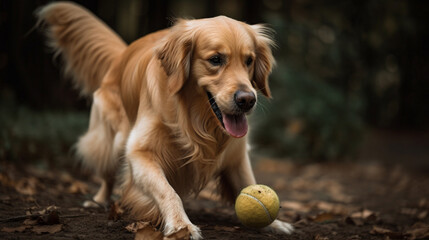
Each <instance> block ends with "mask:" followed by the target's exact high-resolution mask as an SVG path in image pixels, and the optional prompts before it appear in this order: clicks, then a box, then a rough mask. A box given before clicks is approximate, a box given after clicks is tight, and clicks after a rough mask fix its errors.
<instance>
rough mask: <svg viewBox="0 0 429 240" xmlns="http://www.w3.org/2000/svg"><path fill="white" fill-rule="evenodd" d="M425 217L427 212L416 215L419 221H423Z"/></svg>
mask: <svg viewBox="0 0 429 240" xmlns="http://www.w3.org/2000/svg"><path fill="white" fill-rule="evenodd" d="M427 215H428V211H423V212H420V213H419V214H418V215H417V218H418V219H420V220H423V219H425V218H426V217H427Z"/></svg>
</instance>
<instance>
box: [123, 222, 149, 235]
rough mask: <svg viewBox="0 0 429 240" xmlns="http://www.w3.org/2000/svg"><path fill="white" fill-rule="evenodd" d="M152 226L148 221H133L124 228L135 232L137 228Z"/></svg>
mask: <svg viewBox="0 0 429 240" xmlns="http://www.w3.org/2000/svg"><path fill="white" fill-rule="evenodd" d="M148 226H149V227H152V225H151V224H150V222H142V221H139V222H133V223H131V224H128V225H127V226H126V227H125V229H127V230H128V231H129V232H133V233H136V232H137V231H138V230H140V229H143V228H146V227H148Z"/></svg>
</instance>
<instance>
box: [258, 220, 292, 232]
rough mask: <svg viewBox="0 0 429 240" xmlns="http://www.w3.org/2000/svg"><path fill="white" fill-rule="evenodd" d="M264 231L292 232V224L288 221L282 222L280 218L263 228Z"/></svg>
mask: <svg viewBox="0 0 429 240" xmlns="http://www.w3.org/2000/svg"><path fill="white" fill-rule="evenodd" d="M264 231H269V232H273V233H282V234H291V233H292V232H293V226H292V225H291V224H290V223H287V222H283V221H280V220H274V222H273V223H271V224H270V225H269V226H268V227H266V228H264Z"/></svg>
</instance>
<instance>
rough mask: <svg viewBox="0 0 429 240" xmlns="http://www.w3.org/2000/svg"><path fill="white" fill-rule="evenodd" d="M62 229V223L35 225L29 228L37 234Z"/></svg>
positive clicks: (55, 231)
mask: <svg viewBox="0 0 429 240" xmlns="http://www.w3.org/2000/svg"><path fill="white" fill-rule="evenodd" d="M62 229H63V225H62V224H55V225H37V226H33V228H32V229H31V231H32V232H35V233H37V234H42V233H50V234H52V233H57V232H60V231H61V230H62Z"/></svg>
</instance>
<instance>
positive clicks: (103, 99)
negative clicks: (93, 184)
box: [77, 88, 129, 207]
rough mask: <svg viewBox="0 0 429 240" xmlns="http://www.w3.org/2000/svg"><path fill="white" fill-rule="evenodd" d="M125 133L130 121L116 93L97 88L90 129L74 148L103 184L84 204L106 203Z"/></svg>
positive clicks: (85, 205) (117, 165) (111, 187)
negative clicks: (91, 198) (90, 199)
mask: <svg viewBox="0 0 429 240" xmlns="http://www.w3.org/2000/svg"><path fill="white" fill-rule="evenodd" d="M128 132H129V123H128V119H127V116H126V113H125V110H124V109H123V106H122V102H121V99H120V96H119V94H117V93H116V91H112V90H110V89H102V88H101V89H99V90H97V91H96V92H95V93H94V103H93V105H92V109H91V117H90V124H89V129H88V132H87V133H86V134H85V135H84V136H83V137H81V138H80V140H79V142H78V144H77V150H78V153H79V155H81V156H82V158H83V160H84V163H85V164H86V165H88V166H90V167H92V168H93V169H94V170H95V171H96V173H97V174H98V175H99V176H100V177H101V178H102V184H101V187H100V189H99V190H98V192H97V194H96V195H95V196H94V198H93V200H94V202H93V201H86V202H84V207H97V206H100V205H104V206H106V205H107V204H108V203H109V201H110V195H111V194H112V189H113V186H114V183H115V175H116V171H117V169H118V167H119V164H120V158H121V155H123V151H124V147H125V141H126V139H127V136H128Z"/></svg>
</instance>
